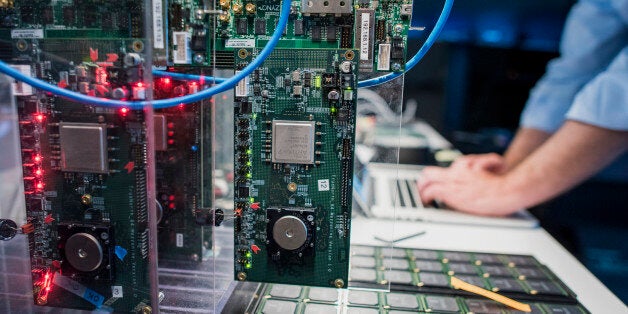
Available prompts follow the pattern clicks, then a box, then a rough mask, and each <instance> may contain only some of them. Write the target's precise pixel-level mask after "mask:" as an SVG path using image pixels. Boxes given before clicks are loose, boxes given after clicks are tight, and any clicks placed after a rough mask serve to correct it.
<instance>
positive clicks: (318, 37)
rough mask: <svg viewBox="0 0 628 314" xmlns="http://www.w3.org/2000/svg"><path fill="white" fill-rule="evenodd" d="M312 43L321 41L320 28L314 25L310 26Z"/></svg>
mask: <svg viewBox="0 0 628 314" xmlns="http://www.w3.org/2000/svg"><path fill="white" fill-rule="evenodd" d="M312 41H321V27H320V26H317V25H314V26H312Z"/></svg>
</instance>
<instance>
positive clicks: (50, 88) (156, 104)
mask: <svg viewBox="0 0 628 314" xmlns="http://www.w3.org/2000/svg"><path fill="white" fill-rule="evenodd" d="M290 5H291V1H290V0H283V3H282V5H281V12H280V15H279V22H278V23H277V28H275V31H274V32H273V35H272V37H271V38H270V40H269V41H268V43H267V44H266V46H265V47H264V49H262V51H260V53H259V54H258V56H257V57H256V58H255V59H253V61H252V62H251V63H249V64H248V65H247V66H246V67H245V68H244V69H242V71H240V72H238V73H237V74H236V75H234V76H232V77H230V78H229V79H226V80H225V81H224V82H222V83H220V84H218V85H215V86H212V87H210V88H208V89H205V90H203V91H200V92H198V93H196V94H191V95H186V96H182V97H175V98H169V99H160V100H153V101H146V100H144V101H122V100H113V99H105V98H98V97H91V96H87V95H83V94H80V93H76V92H73V91H70V90H67V89H63V88H60V87H57V86H55V85H52V84H49V83H47V82H44V81H42V80H39V79H36V78H33V77H30V76H28V75H24V74H22V73H21V72H19V71H16V70H15V69H13V68H11V67H10V66H9V65H8V64H6V63H4V62H2V61H0V72H1V73H4V74H6V75H8V76H10V77H13V78H14V79H16V80H18V81H22V82H24V83H26V84H28V85H31V86H32V87H35V88H38V89H41V90H44V91H47V92H50V93H53V94H55V95H58V96H61V97H65V98H68V99H70V100H72V101H75V102H79V103H83V104H90V105H96V106H105V107H126V108H130V109H142V108H143V107H144V106H149V105H152V107H153V108H155V109H163V108H169V107H174V106H178V105H180V104H189V103H193V102H197V101H201V100H203V99H207V98H210V97H212V96H214V95H216V94H218V93H222V92H224V91H227V90H229V89H231V88H233V87H234V86H236V85H237V84H238V82H240V81H241V80H243V79H244V78H245V77H247V76H248V75H249V74H251V72H253V71H254V70H255V69H256V68H258V67H259V66H260V65H261V64H262V62H264V60H265V59H266V58H267V57H268V56H269V55H270V54H271V53H272V52H273V50H274V49H275V46H276V45H277V43H278V42H279V39H280V38H281V35H282V34H283V30H284V29H285V28H286V25H287V24H288V17H289V15H290ZM196 79H199V78H198V77H197V78H196Z"/></svg>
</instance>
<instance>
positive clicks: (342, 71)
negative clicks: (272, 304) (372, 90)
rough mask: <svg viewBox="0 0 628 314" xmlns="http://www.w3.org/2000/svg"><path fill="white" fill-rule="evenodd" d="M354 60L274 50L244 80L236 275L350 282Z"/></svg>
mask: <svg viewBox="0 0 628 314" xmlns="http://www.w3.org/2000/svg"><path fill="white" fill-rule="evenodd" d="M252 51H253V50H246V49H241V50H239V51H238V59H237V61H236V62H237V63H238V67H243V66H245V65H246V64H247V63H248V62H250V60H251V58H252ZM355 58H356V51H355V50H315V49H312V50H288V49H276V50H275V51H274V52H273V53H272V54H271V55H270V57H269V58H268V59H266V61H265V62H264V64H263V65H262V66H261V67H260V68H258V69H257V70H255V71H254V73H253V74H252V75H251V77H250V78H249V79H247V80H243V81H242V82H240V84H239V85H238V86H237V87H236V92H235V101H236V104H235V106H236V115H235V121H234V123H235V134H236V136H235V143H234V144H235V172H236V176H235V180H236V183H235V184H236V186H235V189H236V190H235V193H236V195H235V215H236V220H235V260H236V261H235V277H236V279H237V280H250V281H263V282H279V283H292V284H299V283H304V284H308V285H315V286H326V287H338V288H343V287H346V283H347V279H348V277H347V275H348V257H349V228H350V219H351V203H352V201H351V192H350V191H351V190H352V173H353V148H352V147H353V145H352V143H353V141H354V138H355V114H354V113H355V105H356V99H357V98H356V84H357V78H356V73H357V67H356V62H355Z"/></svg>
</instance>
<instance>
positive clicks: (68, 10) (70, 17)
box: [22, 7, 75, 25]
mask: <svg viewBox="0 0 628 314" xmlns="http://www.w3.org/2000/svg"><path fill="white" fill-rule="evenodd" d="M23 10H24V9H22V11H23ZM63 20H64V21H65V23H64V24H66V25H71V24H74V21H75V16H74V7H63Z"/></svg>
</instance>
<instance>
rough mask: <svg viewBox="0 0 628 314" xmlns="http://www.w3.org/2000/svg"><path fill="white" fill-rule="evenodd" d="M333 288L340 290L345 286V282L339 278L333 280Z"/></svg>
mask: <svg viewBox="0 0 628 314" xmlns="http://www.w3.org/2000/svg"><path fill="white" fill-rule="evenodd" d="M334 286H335V287H336V288H342V287H344V286H345V281H344V280H342V279H340V278H338V279H336V280H334Z"/></svg>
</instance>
